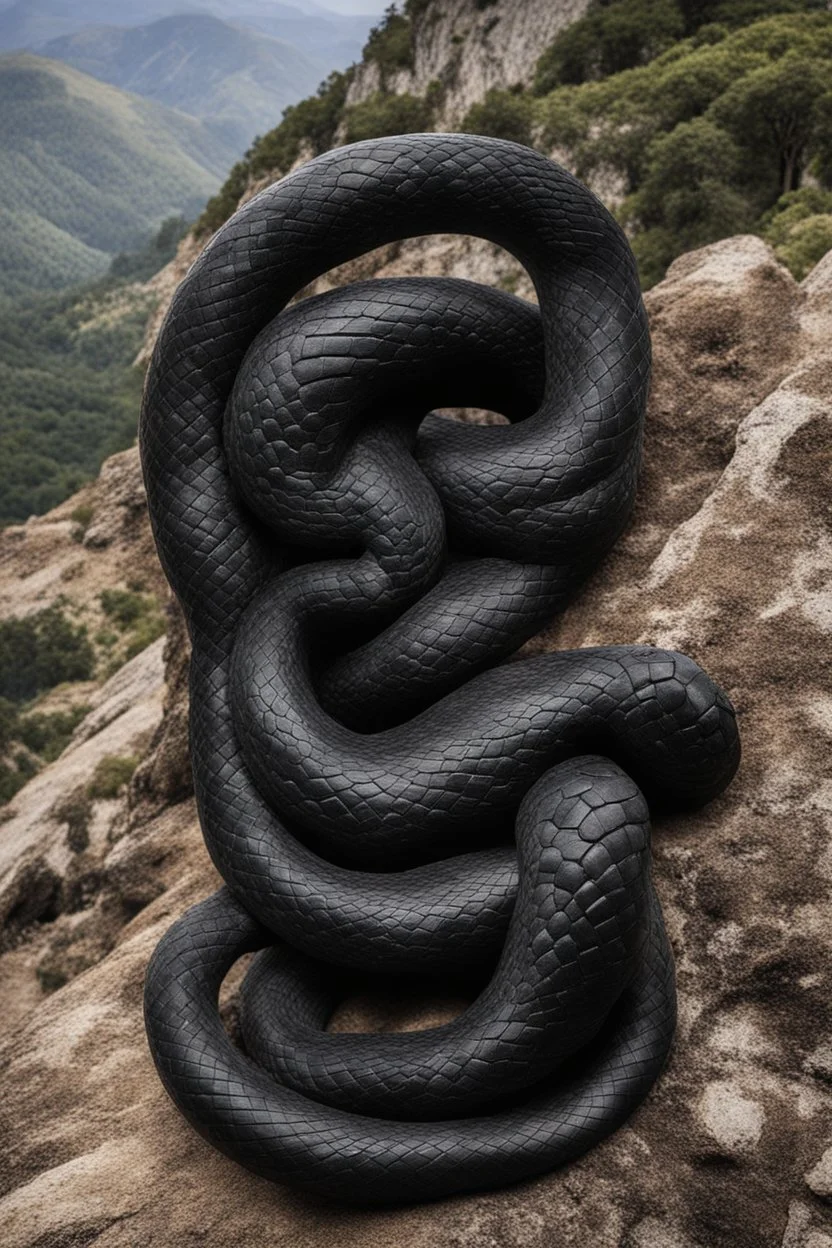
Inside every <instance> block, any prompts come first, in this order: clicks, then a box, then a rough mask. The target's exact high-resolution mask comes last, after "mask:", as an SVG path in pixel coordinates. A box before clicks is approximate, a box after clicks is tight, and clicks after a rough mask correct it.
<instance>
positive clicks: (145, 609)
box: [97, 589, 167, 671]
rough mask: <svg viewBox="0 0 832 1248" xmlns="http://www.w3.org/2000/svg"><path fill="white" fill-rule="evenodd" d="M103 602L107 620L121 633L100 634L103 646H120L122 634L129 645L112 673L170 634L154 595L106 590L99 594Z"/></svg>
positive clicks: (113, 664)
mask: <svg viewBox="0 0 832 1248" xmlns="http://www.w3.org/2000/svg"><path fill="white" fill-rule="evenodd" d="M99 602H100V603H101V609H102V611H103V612H104V614H105V615H106V616H107V619H108V620H109V621H110V622H111V624H112V625H113V627H114V628H115V629H117V630H118V632H117V633H113V632H107V631H106V630H104V631H102V632H101V633H99V634H98V637H97V640H98V642H99V644H101V645H103V646H104V647H105V648H106V649H110V648H112V647H114V646H115V645H116V644H117V643H118V641H119V634H120V635H121V636H122V637H123V638H124V640H125V642H126V645H125V646H124V648H123V652H122V653H121V655H120V658H118V659H116V658H114V660H113V662H111V665H110V669H109V670H110V671H113V670H117V668H118V667H120V666H121V664H122V663H125V662H127V660H128V659H132V658H134V657H135V656H136V655H137V654H140V653H141V652H142V650H144V649H145V648H146V647H147V646H149V645H150V644H151V642H154V641H155V640H156V638H157V637H161V636H162V634H163V633H164V632H165V630H166V627H167V625H166V621H165V617H164V614H163V612H162V611H161V609H160V607H159V604H158V602H157V601H156V599H155V597H154V596H153V595H152V594H142V593H139V592H138V591H137V590H132V589H104V590H102V591H101V593H100V594H99Z"/></svg>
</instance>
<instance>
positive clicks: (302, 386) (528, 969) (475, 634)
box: [141, 135, 739, 1203]
mask: <svg viewBox="0 0 832 1248" xmlns="http://www.w3.org/2000/svg"><path fill="white" fill-rule="evenodd" d="M439 231H442V232H456V233H460V234H473V235H478V236H481V237H483V238H486V239H490V240H492V241H493V242H496V243H498V244H501V245H502V246H503V247H505V248H507V249H508V250H509V251H511V252H512V253H513V254H514V255H515V256H516V257H517V258H518V259H519V260H520V261H521V262H522V263H523V264H524V265H525V266H526V268H527V269H528V271H529V273H530V275H531V277H532V279H533V281H534V284H535V288H536V291H537V294H538V297H539V302H540V310H539V311H538V310H537V308H535V307H532V306H531V305H529V304H527V303H525V302H523V301H521V300H519V299H516V298H514V297H513V296H512V295H510V294H508V293H505V292H501V291H498V290H493V289H490V288H485V287H482V286H478V285H475V284H473V283H469V282H464V281H456V280H446V279H442V280H440V279H433V278H424V279H396V280H389V281H388V280H378V281H372V282H364V283H360V284H355V285H353V286H347V287H344V288H342V289H339V290H335V291H332V292H330V293H326V294H323V295H319V296H316V297H312V298H307V299H305V300H302V301H301V302H299V303H297V304H294V305H293V306H289V304H290V302H291V300H292V299H293V297H294V296H295V295H297V294H298V292H299V291H301V290H302V288H303V287H304V286H306V285H307V284H308V283H310V282H311V281H312V280H313V279H314V278H316V277H317V276H319V275H320V274H322V273H324V272H325V271H326V270H327V269H329V268H331V267H333V266H335V265H338V264H340V263H342V262H344V261H346V260H348V259H350V258H352V257H356V256H358V255H360V254H362V253H364V252H366V251H367V250H369V249H371V248H373V247H376V246H379V245H381V244H383V243H386V242H391V241H394V240H397V239H402V238H406V237H411V236H414V235H420V234H428V233H434V232H439ZM648 379H649V337H648V332H647V326H646V320H645V314H644V308H643V304H642V300H641V296H640V292H639V286H638V281H637V277H636V272H635V268H634V262H633V258H632V255H631V252H630V249H629V246H628V245H627V243H626V240H625V239H624V237H623V235H622V233H621V231H620V229H619V228H618V226H617V225H616V224H615V223H614V221H613V220H612V218H611V217H610V216H609V214H608V213H607V211H606V210H605V209H604V208H603V206H602V205H601V204H600V203H599V202H598V201H597V200H596V199H595V198H594V197H593V196H592V195H591V194H590V193H589V192H588V191H587V190H586V189H585V188H584V187H583V186H582V185H581V184H580V183H579V182H577V181H576V180H575V179H574V178H573V177H571V176H570V175H569V174H568V173H567V172H565V171H564V170H563V169H561V168H560V167H558V166H557V165H555V164H553V163H552V162H550V161H549V160H547V159H546V158H545V157H543V156H541V155H538V154H537V153H535V152H533V151H531V150H529V149H526V148H520V147H516V146H514V145H513V144H510V143H506V142H502V141H499V140H494V139H486V138H477V137H472V136H470V135H410V136H405V137H397V138H388V139H378V140H373V141H370V142H367V143H361V144H355V145H352V146H349V147H343V148H340V149H337V150H335V151H332V152H330V153H328V154H326V155H324V156H322V157H320V158H318V159H317V160H315V161H312V162H311V163H309V164H307V165H305V166H304V167H303V168H301V169H299V170H298V171H296V172H295V173H293V174H292V175H290V176H289V177H287V178H284V179H283V180H282V181H281V182H278V183H277V184H275V185H274V186H271V187H269V188H268V189H267V190H264V191H263V192H261V193H260V194H259V195H257V196H256V198H254V199H252V200H251V201H250V202H249V203H248V204H246V205H245V206H244V207H243V208H242V209H240V211H238V212H237V213H236V215H235V216H233V217H232V218H231V220H230V221H229V222H228V223H227V224H226V225H225V226H224V227H223V229H222V230H220V232H219V234H218V235H217V236H216V237H215V238H214V239H213V240H212V242H211V243H210V244H209V245H208V247H207V248H206V249H205V251H204V252H203V254H202V256H201V257H200V259H199V260H198V261H197V263H196V264H195V265H194V267H193V268H192V269H191V271H190V273H189V274H188V276H187V278H186V279H185V281H184V282H183V283H182V285H181V286H180V288H179V290H178V291H177V294H176V296H175V298H174V301H173V304H172V307H171V309H170V312H169V314H168V316H167V319H166V321H165V323H164V326H163V329H162V331H161V334H160V336H159V339H158V342H157V346H156V350H155V353H154V356H153V361H152V364H151V368H150V373H149V377H148V381H147V387H146V393H145V401H144V408H143V414H142V423H141V448H142V458H143V464H144V471H145V476H146V481H147V488H148V497H149V504H150V511H151V517H152V521H153V525H154V531H155V535H156V541H157V544H158V548H159V552H160V555H161V558H162V561H163V564H164V567H165V569H166V571H167V574H168V577H169V578H170V581H171V583H172V585H173V588H174V590H175V592H176V593H177V595H178V597H179V598H180V600H181V602H182V604H183V606H184V608H185V611H186V614H187V618H188V624H189V629H190V633H191V639H192V643H193V659H192V666H191V745H192V757H193V767H194V776H195V782H196V790H197V798H198V804H199V812H200V817H201V821H202V827H203V831H204V834H205V840H206V843H207V845H208V848H209V850H210V853H211V856H212V858H213V860H214V862H215V863H216V865H217V867H218V869H219V871H220V872H221V874H222V876H223V878H224V880H225V881H226V887H225V888H223V889H222V890H221V891H220V892H218V893H217V894H216V895H215V896H213V897H211V898H210V899H208V900H207V901H205V902H203V903H201V904H200V905H198V906H196V907H195V908H194V909H192V910H191V911H189V912H188V913H187V914H186V915H185V916H184V918H182V919H181V920H180V921H179V922H178V923H177V924H176V925H175V926H174V927H173V928H172V929H171V931H170V932H169V933H168V934H167V936H165V938H164V939H163V941H162V942H161V944H160V945H159V948H158V949H157V951H156V953H155V955H154V957H153V959H152V962H151V965H150V968H149V971H148V976H147V985H146V997H145V1003H146V1019H147V1027H148V1034H149V1038H150V1044H151V1049H152V1052H153V1056H154V1059H155V1061H156V1065H157V1067H158V1069H159V1072H160V1074H161V1077H162V1079H163V1081H164V1083H165V1086H166V1087H167V1089H168V1091H169V1092H170V1094H171V1096H172V1098H173V1099H174V1101H175V1102H176V1104H177V1105H178V1106H179V1108H180V1109H181V1110H182V1111H183V1113H184V1114H185V1115H186V1116H187V1117H188V1118H189V1119H190V1121H191V1122H192V1123H193V1124H194V1125H195V1126H196V1127H197V1128H198V1130H200V1131H201V1132H202V1133H203V1134H205V1135H206V1136H207V1137H208V1138H209V1139H210V1140H212V1141H213V1142H214V1143H215V1144H216V1145H217V1146H218V1147H219V1148H220V1149H222V1150H224V1151H225V1152H227V1153H228V1154H229V1155H230V1156H232V1157H234V1158H235V1159H236V1160H238V1161H239V1162H241V1163H242V1164H244V1165H246V1166H248V1167H249V1168H250V1169H252V1170H254V1171H256V1172H258V1173H260V1174H263V1175H267V1176H269V1177H271V1178H274V1179H279V1180H283V1181H287V1182H292V1183H297V1184H302V1185H305V1186H307V1187H309V1188H311V1189H313V1190H315V1191H318V1192H326V1193H329V1194H332V1195H334V1196H336V1197H339V1198H345V1199H349V1200H357V1201H361V1202H366V1203H372V1202H389V1201H402V1200H412V1199H421V1198H428V1197H436V1196H441V1195H445V1194H448V1193H451V1192H455V1191H460V1190H466V1189H473V1188H482V1187H488V1186H495V1185H498V1184H503V1183H507V1182H510V1181H512V1180H516V1179H519V1178H523V1177H527V1176H530V1175H534V1174H538V1173H540V1172H543V1171H545V1170H548V1169H551V1168H552V1167H554V1166H556V1165H558V1164H560V1163H562V1162H564V1161H566V1160H568V1159H569V1158H572V1157H575V1156H576V1155H578V1154H579V1153H581V1152H583V1151H585V1150H586V1149H587V1148H589V1147H590V1146H591V1145H592V1144H593V1143H595V1142H597V1141H598V1140H599V1139H600V1138H602V1137H603V1136H604V1135H605V1134H607V1133H609V1132H610V1131H611V1130H613V1129H614V1128H615V1127H616V1126H617V1125H618V1124H620V1123H621V1122H622V1121H623V1119H624V1118H625V1117H626V1116H627V1115H628V1114H629V1113H630V1111H631V1110H632V1109H633V1108H634V1106H636V1105H637V1104H638V1103H639V1102H640V1101H641V1100H642V1099H643V1098H644V1096H645V1095H646V1094H647V1092H648V1090H649V1088H650V1087H651V1085H652V1083H653V1081H654V1079H655V1078H656V1076H657V1074H658V1072H659V1070H660V1068H661V1066H662V1063H663V1061H664V1059H665V1056H666V1053H667V1050H668V1047H669V1044H670V1041H671V1038H672V1034H673V1027H674V1019H675V998H674V976H673V965H672V958H671V954H670V951H669V947H668V943H667V938H666V935H665V930H664V925H663V922H662V918H661V913H660V910H659V907H658V903H657V901H656V897H655V894H654V892H653V889H652V885H651V882H650V870H649V826H648V815H647V806H646V802H645V797H644V796H642V792H641V790H643V792H644V794H645V795H646V798H647V799H649V800H650V801H651V802H655V803H661V804H663V805H666V806H670V807H676V808H678V807H681V806H685V805H695V804H698V803H701V802H704V801H706V800H708V799H709V798H711V797H712V796H714V795H715V794H717V793H719V792H720V791H721V790H722V789H723V788H724V787H725V785H726V784H727V783H728V781H729V780H730V778H731V776H732V775H733V773H734V771H735V769H736V766H737V762H738V756H739V745H738V738H737V732H736V725H735V720H734V714H733V710H732V708H731V705H730V703H729V702H728V700H727V699H726V697H725V695H724V694H723V693H721V691H720V690H719V689H718V688H717V687H716V686H715V685H714V684H713V683H712V681H711V680H710V679H709V678H708V677H707V676H706V675H705V674H704V672H702V671H701V670H700V668H699V667H698V666H697V665H696V664H695V663H694V662H693V661H692V660H690V659H688V658H685V657H684V656H683V655H680V654H677V653H673V652H670V651H664V650H657V649H653V648H650V647H647V646H614V647H608V648H603V649H589V650H578V651H571V652H564V653H551V654H545V655H542V656H539V657H536V658H530V659H525V660H522V661H512V662H501V660H506V659H508V657H509V656H510V655H511V654H512V653H513V652H514V651H516V650H517V649H518V647H519V646H520V645H521V644H522V643H523V642H524V641H525V640H526V639H528V638H529V637H531V636H532V635H533V634H534V633H535V632H536V631H538V630H539V629H540V627H541V626H542V625H543V624H544V623H545V622H546V621H547V620H549V619H551V617H552V616H553V614H554V613H555V612H556V611H557V610H559V609H560V608H561V607H562V606H563V605H564V604H565V602H566V601H567V599H568V598H569V596H570V595H572V594H573V593H574V591H575V589H576V587H577V586H578V585H579V584H580V582H581V580H582V579H583V578H584V577H585V576H586V575H587V574H588V573H589V572H590V571H591V570H592V569H593V568H594V567H595V566H596V565H597V563H598V560H599V559H600V557H601V556H602V555H603V554H604V553H605V552H606V551H607V550H608V548H609V547H610V546H611V544H612V543H613V542H614V541H615V539H616V537H617V536H618V534H619V533H620V532H621V530H622V527H623V526H624V524H625V523H626V521H627V518H628V515H629V512H630V508H631V505H632V501H633V495H634V490H635V484H636V474H637V469H638V462H639V455H640V444H641V434H642V424H643V415H644V406H645V396H646V390H647V385H648ZM449 406H481V407H488V408H492V409H495V410H498V411H500V412H502V413H504V414H505V416H506V417H507V418H508V420H509V421H510V422H511V423H510V424H508V425H507V426H498V425H492V426H474V425H464V424H462V423H460V422H458V421H454V420H451V419H449V418H447V417H443V416H441V415H438V414H435V413H434V414H431V413H432V411H433V409H436V408H443V407H449ZM276 938H278V940H279V947H278V948H274V947H273V946H274V945H275V940H276ZM256 949H262V950H263V952H262V953H261V954H260V955H259V957H258V958H257V959H255V961H254V963H253V965H252V968H251V969H250V971H249V972H248V974H247V977H246V980H245V982H244V986H243V990H242V994H241V997H242V1006H241V1011H242V1031H243V1037H244V1043H245V1052H244V1051H243V1050H242V1049H240V1048H238V1047H235V1045H234V1044H232V1042H231V1040H230V1039H229V1038H228V1036H227V1034H226V1032H225V1031H224V1029H223V1025H222V1023H221V1021H220V1017H219V1013H218V1007H217V994H218V990H219V986H220V984H221V982H222V979H223V977H224V976H225V974H226V972H227V971H228V970H229V968H230V967H231V965H232V964H233V963H234V961H235V960H236V959H237V958H238V957H239V956H240V955H241V954H243V953H244V952H246V951H250V950H256ZM495 967H496V969H495ZM356 971H361V972H371V973H382V972H383V973H385V974H392V975H396V976H401V975H403V974H407V975H426V974H427V975H436V973H437V972H440V971H441V972H442V973H446V974H459V973H461V974H464V975H465V976H467V977H468V978H469V980H470V982H471V983H472V984H477V985H479V986H480V987H481V991H480V993H479V995H478V996H477V998H476V1000H475V1001H474V1004H473V1005H471V1007H470V1008H469V1009H467V1010H465V1011H464V1012H463V1013H462V1014H461V1015H460V1016H459V1017H458V1018H457V1019H456V1020H455V1021H454V1022H452V1023H450V1024H449V1025H447V1026H445V1027H441V1028H433V1029H430V1030H427V1031H423V1032H420V1033H413V1034H408V1035H389V1034H380V1035H374V1034H372V1035H334V1034H330V1033H327V1032H326V1030H325V1026H326V1022H327V1019H328V1017H329V1016H330V1014H331V1012H332V1009H333V1007H334V1005H335V1004H336V1002H337V1001H338V999H339V996H340V995H342V994H343V992H344V991H345V985H346V983H347V982H348V981H349V979H350V977H351V976H353V975H354V973H355V972H356Z"/></svg>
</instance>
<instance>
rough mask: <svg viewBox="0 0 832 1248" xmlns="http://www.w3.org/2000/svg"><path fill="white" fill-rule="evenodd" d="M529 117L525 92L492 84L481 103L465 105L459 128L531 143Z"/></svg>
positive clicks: (528, 100)
mask: <svg viewBox="0 0 832 1248" xmlns="http://www.w3.org/2000/svg"><path fill="white" fill-rule="evenodd" d="M532 120H533V109H532V100H531V99H530V97H529V96H528V95H526V94H525V92H522V91H501V90H499V89H497V88H496V87H494V88H492V89H491V90H490V91H488V92H487V93H486V96H485V99H484V100H483V101H482V103H481V104H474V105H472V106H471V108H469V110H468V112H467V113H466V115H465V118H464V120H463V122H462V125H461V127H460V129H461V130H462V131H463V132H464V133H465V134H489V135H491V136H492V137H493V138H495V139H509V140H510V141H511V142H512V143H522V144H524V145H525V146H526V147H531V146H532Z"/></svg>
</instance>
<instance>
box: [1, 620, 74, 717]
mask: <svg viewBox="0 0 832 1248" xmlns="http://www.w3.org/2000/svg"><path fill="white" fill-rule="evenodd" d="M94 673H95V653H94V651H93V648H92V645H91V644H90V641H89V638H88V636H87V630H86V628H85V627H84V625H82V624H73V623H72V621H71V620H69V619H68V618H67V617H66V615H65V614H64V612H63V610H62V608H61V605H60V604H58V603H56V604H54V605H53V606H51V607H46V608H44V610H43V611H38V612H35V613H34V614H33V615H28V616H24V617H23V618H21V619H17V618H11V619H8V620H2V621H0V698H5V699H7V700H8V701H11V702H17V703H20V702H28V701H30V700H31V699H32V698H34V697H35V696H36V695H37V694H39V693H42V692H44V690H46V689H53V688H54V687H55V685H59V684H61V683H62V682H63V681H65V680H91V679H92V677H93V675H94Z"/></svg>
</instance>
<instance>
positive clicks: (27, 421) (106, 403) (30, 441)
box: [0, 280, 152, 539]
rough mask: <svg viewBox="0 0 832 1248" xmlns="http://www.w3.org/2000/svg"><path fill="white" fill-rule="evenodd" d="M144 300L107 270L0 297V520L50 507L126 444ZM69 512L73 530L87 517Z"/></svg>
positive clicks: (132, 420)
mask: <svg viewBox="0 0 832 1248" xmlns="http://www.w3.org/2000/svg"><path fill="white" fill-rule="evenodd" d="M151 307H152V299H151V298H150V297H149V296H148V295H146V294H144V293H143V292H141V291H137V290H135V289H132V288H125V287H124V284H123V283H119V282H116V281H114V280H108V281H106V282H103V283H99V284H97V285H95V286H91V287H86V288H84V289H82V290H77V289H76V290H74V291H64V292H63V293H61V294H40V295H28V296H26V297H22V298H20V299H17V300H15V301H14V302H3V301H2V300H0V340H2V342H3V350H2V352H0V395H2V398H1V399H0V499H2V503H0V525H3V524H18V523H21V522H22V521H25V520H27V519H28V517H29V516H31V515H41V514H42V513H43V512H45V511H49V509H50V508H52V507H56V506H57V505H58V503H61V502H63V500H64V499H65V498H68V497H69V496H70V495H71V494H74V493H75V491H76V490H78V489H79V488H80V487H81V486H82V485H83V484H84V482H85V481H89V480H90V479H91V478H93V477H94V476H95V475H96V473H97V472H98V469H99V468H100V466H101V463H102V461H103V460H104V459H105V458H106V457H107V456H108V455H112V454H114V453H115V452H116V451H122V450H124V449H125V448H126V447H128V446H130V445H131V444H132V442H133V441H134V439H135V437H136V427H137V423H138V414H139V404H140V402H141V391H142V375H141V372H140V370H138V369H136V368H134V366H133V361H134V360H135V358H136V355H137V353H138V351H139V348H140V347H141V344H142V341H143V338H144V333H145V328H146V325H147V317H148V314H149V312H150V309H151ZM91 518H92V517H91V514H90V516H89V518H88V519H87V521H86V523H89V519H91ZM73 519H74V520H75V522H76V525H78V536H79V539H80V538H81V537H82V536H83V529H84V528H86V524H85V523H84V522H83V517H82V516H80V515H78V516H73Z"/></svg>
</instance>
